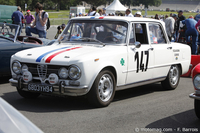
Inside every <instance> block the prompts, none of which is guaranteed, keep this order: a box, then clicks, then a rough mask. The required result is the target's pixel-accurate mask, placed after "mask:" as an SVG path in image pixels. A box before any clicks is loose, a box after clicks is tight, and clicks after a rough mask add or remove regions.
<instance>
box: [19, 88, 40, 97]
mask: <svg viewBox="0 0 200 133" xmlns="http://www.w3.org/2000/svg"><path fill="white" fill-rule="evenodd" d="M17 91H18V93H19V95H20V96H22V97H24V98H27V99H34V98H37V97H39V96H40V93H33V92H28V91H24V90H22V89H19V88H18V87H17Z"/></svg>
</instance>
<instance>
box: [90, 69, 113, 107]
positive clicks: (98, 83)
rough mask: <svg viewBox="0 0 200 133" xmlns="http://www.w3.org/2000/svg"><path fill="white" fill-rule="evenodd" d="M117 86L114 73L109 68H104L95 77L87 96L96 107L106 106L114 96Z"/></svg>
mask: <svg viewBox="0 0 200 133" xmlns="http://www.w3.org/2000/svg"><path fill="white" fill-rule="evenodd" d="M115 87H116V84H115V78H114V75H113V73H112V72H110V71H109V70H103V71H101V72H100V73H99V75H98V76H97V78H96V79H95V81H94V83H93V85H92V88H91V90H90V92H89V93H88V95H87V98H88V100H89V102H90V103H91V104H92V105H93V106H95V107H106V106H108V105H109V104H110V103H111V101H112V100H113V98H114V95H115Z"/></svg>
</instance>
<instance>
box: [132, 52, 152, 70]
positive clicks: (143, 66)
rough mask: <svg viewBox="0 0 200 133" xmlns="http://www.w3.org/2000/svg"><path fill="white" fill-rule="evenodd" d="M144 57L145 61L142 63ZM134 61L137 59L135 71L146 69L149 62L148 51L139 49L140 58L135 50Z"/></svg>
mask: <svg viewBox="0 0 200 133" xmlns="http://www.w3.org/2000/svg"><path fill="white" fill-rule="evenodd" d="M143 54H145V55H144V57H143ZM145 57H146V63H143V58H145ZM135 61H137V70H136V73H138V72H139V70H142V72H143V71H147V68H148V63H149V51H141V59H140V58H139V53H138V52H136V53H135Z"/></svg>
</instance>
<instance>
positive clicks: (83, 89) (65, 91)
mask: <svg viewBox="0 0 200 133" xmlns="http://www.w3.org/2000/svg"><path fill="white" fill-rule="evenodd" d="M9 82H10V84H11V85H12V86H15V87H18V88H19V89H23V90H24V91H28V89H27V88H28V87H27V86H28V83H26V82H22V81H20V80H15V79H13V78H11V79H10V80H9ZM53 88H54V91H53V92H52V93H51V94H53V95H68V96H80V95H85V94H86V93H87V92H88V86H67V85H65V84H62V83H60V85H53ZM41 93H43V92H41ZM45 94H46V93H45Z"/></svg>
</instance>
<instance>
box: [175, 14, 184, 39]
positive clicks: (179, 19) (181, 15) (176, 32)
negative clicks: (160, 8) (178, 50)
mask: <svg viewBox="0 0 200 133" xmlns="http://www.w3.org/2000/svg"><path fill="white" fill-rule="evenodd" d="M185 19H186V18H185V16H183V11H182V10H179V11H178V19H177V21H176V27H175V28H176V29H175V38H177V36H178V33H179V26H180V21H183V20H185ZM176 40H177V39H176Z"/></svg>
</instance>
